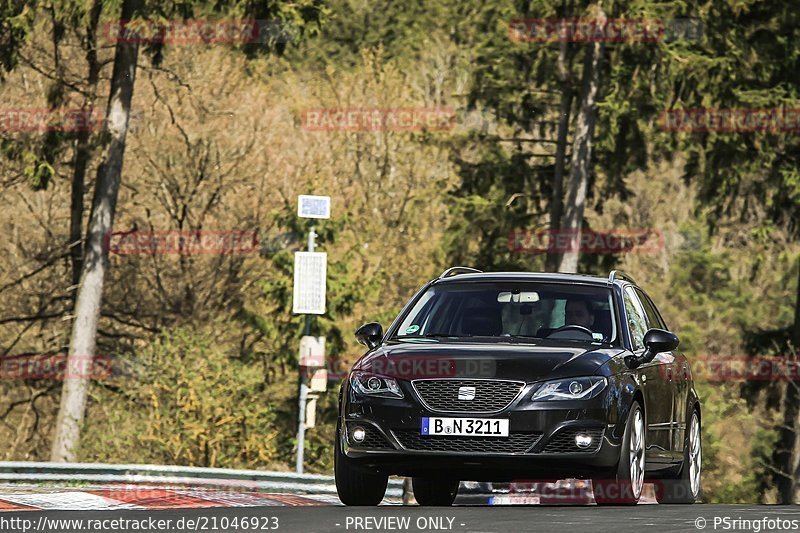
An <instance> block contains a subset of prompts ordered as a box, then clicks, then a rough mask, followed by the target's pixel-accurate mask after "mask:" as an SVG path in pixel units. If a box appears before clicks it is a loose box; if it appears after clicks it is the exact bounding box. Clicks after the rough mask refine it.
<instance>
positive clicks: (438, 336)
mask: <svg viewBox="0 0 800 533" xmlns="http://www.w3.org/2000/svg"><path fill="white" fill-rule="evenodd" d="M462 337H472V335H469V334H466V335H465V334H462V335H453V334H451V333H425V334H423V335H396V336H395V338H396V339H459V338H462Z"/></svg>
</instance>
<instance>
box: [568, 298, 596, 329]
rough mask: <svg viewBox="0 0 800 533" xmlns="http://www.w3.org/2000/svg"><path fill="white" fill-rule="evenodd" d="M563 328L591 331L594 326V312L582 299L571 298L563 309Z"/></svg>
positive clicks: (586, 301) (587, 302)
mask: <svg viewBox="0 0 800 533" xmlns="http://www.w3.org/2000/svg"><path fill="white" fill-rule="evenodd" d="M564 325H565V326H583V327H584V328H587V329H589V330H592V326H594V311H593V310H592V305H591V304H590V303H589V301H588V300H584V299H582V298H572V299H569V300H567V305H566V307H565V308H564Z"/></svg>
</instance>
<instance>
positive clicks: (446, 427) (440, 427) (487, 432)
mask: <svg viewBox="0 0 800 533" xmlns="http://www.w3.org/2000/svg"><path fill="white" fill-rule="evenodd" d="M420 432H421V433H422V434H423V435H455V436H468V437H508V419H507V418H506V419H503V418H439V417H432V416H431V417H427V416H426V417H423V418H422V429H421V430H420Z"/></svg>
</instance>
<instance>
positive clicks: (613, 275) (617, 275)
mask: <svg viewBox="0 0 800 533" xmlns="http://www.w3.org/2000/svg"><path fill="white" fill-rule="evenodd" d="M618 279H621V280H624V281H629V282H631V283H633V284H634V285H637V283H636V281H635V280H634V279H633V278H632V277H630V276H629V275H628V274H626V273H625V272H623V271H622V270H612V271H611V272H610V273H609V274H608V282H609V283H614V281H616V280H618Z"/></svg>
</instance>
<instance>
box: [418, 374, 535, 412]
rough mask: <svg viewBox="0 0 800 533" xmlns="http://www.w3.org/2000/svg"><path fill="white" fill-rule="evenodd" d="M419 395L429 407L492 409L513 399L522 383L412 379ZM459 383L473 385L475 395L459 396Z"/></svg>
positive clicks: (493, 380)
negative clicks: (472, 396)
mask: <svg viewBox="0 0 800 533" xmlns="http://www.w3.org/2000/svg"><path fill="white" fill-rule="evenodd" d="M412 384H413V385H414V390H416V391H417V394H418V395H419V397H420V399H422V401H423V402H424V403H425V405H426V406H427V407H429V408H430V409H431V410H433V411H444V412H454V413H455V412H458V413H493V412H496V411H502V410H503V409H505V408H506V407H508V406H509V404H510V403H511V402H512V401H514V398H516V397H517V395H518V394H519V392H520V391H521V390H522V387H524V386H525V384H524V383H522V382H519V381H502V380H495V379H418V380H415V381H412ZM461 387H474V388H475V398H474V399H472V400H459V399H458V393H459V389H460V388H461Z"/></svg>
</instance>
